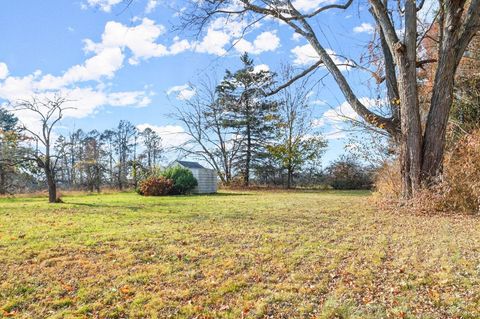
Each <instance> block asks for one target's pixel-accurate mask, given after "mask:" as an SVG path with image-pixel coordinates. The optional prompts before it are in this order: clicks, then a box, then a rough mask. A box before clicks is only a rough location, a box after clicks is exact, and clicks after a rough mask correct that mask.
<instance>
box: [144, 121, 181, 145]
mask: <svg viewBox="0 0 480 319" xmlns="http://www.w3.org/2000/svg"><path fill="white" fill-rule="evenodd" d="M137 128H138V129H139V130H141V131H143V130H144V129H146V128H150V129H152V130H153V131H155V132H156V133H157V134H158V135H160V137H161V138H162V145H163V146H165V147H175V146H180V145H182V144H183V143H185V142H187V141H188V140H189V139H190V138H189V136H188V134H187V133H186V132H185V130H184V129H183V127H181V126H180V125H164V126H157V125H152V124H148V123H144V124H140V125H137Z"/></svg>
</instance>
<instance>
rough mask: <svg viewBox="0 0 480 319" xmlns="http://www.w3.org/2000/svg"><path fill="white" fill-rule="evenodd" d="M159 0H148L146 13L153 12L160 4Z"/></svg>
mask: <svg viewBox="0 0 480 319" xmlns="http://www.w3.org/2000/svg"><path fill="white" fill-rule="evenodd" d="M158 4H159V3H158V0H148V2H147V6H146V7H145V13H146V14H149V13H152V12H153V11H154V10H155V8H156V7H157V6H158Z"/></svg>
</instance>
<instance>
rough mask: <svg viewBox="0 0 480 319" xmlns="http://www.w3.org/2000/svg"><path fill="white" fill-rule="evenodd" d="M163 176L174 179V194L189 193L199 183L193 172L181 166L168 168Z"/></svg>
mask: <svg viewBox="0 0 480 319" xmlns="http://www.w3.org/2000/svg"><path fill="white" fill-rule="evenodd" d="M162 176H164V177H165V178H167V179H171V180H173V189H172V192H171V193H172V194H176V195H183V194H187V193H189V192H190V191H192V190H193V189H194V188H195V186H197V185H198V182H197V179H196V178H195V177H194V176H193V174H192V172H191V171H190V170H188V169H186V168H183V167H180V166H174V167H169V168H167V169H166V170H165V171H164V172H163V173H162Z"/></svg>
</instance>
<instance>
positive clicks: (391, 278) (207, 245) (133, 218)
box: [0, 192, 480, 318]
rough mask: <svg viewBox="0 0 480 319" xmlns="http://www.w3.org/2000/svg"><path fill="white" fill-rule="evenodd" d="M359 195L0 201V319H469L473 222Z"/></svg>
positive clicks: (478, 265) (476, 296)
mask: <svg viewBox="0 0 480 319" xmlns="http://www.w3.org/2000/svg"><path fill="white" fill-rule="evenodd" d="M368 195H369V194H368V193H366V192H289V193H287V192H271V193H267V192H246V193H240V192H231V193H221V194H218V195H212V196H189V197H182V196H180V197H163V198H145V197H140V196H138V195H136V194H133V193H121V194H107V195H83V196H66V197H64V198H63V199H64V201H65V203H64V204H56V205H51V204H50V205H49V204H46V203H45V201H46V199H45V198H18V199H0V317H2V316H3V317H14V318H480V219H478V218H475V217H467V216H462V217H453V216H422V215H416V216H414V215H402V214H399V213H398V214H393V213H385V212H380V211H378V210H376V209H374V208H372V206H371V205H369V197H368Z"/></svg>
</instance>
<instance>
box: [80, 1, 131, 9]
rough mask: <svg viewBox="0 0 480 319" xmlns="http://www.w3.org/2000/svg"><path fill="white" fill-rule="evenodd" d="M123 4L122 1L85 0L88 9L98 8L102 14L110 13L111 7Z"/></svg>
mask: <svg viewBox="0 0 480 319" xmlns="http://www.w3.org/2000/svg"><path fill="white" fill-rule="evenodd" d="M121 2H123V0H87V5H88V6H90V7H98V8H100V10H102V11H104V12H110V11H112V7H114V6H115V5H117V4H119V3H121Z"/></svg>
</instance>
